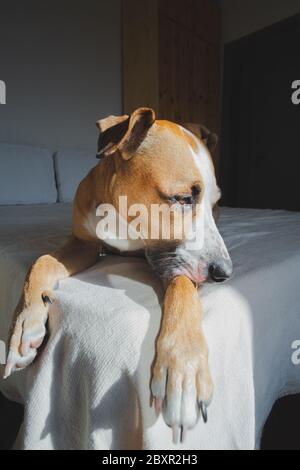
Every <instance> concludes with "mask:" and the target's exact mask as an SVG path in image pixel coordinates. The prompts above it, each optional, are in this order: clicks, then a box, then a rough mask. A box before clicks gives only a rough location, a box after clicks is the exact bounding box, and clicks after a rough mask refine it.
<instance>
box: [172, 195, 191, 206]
mask: <svg viewBox="0 0 300 470" xmlns="http://www.w3.org/2000/svg"><path fill="white" fill-rule="evenodd" d="M171 202H173V204H175V203H177V204H178V203H179V204H181V205H182V206H191V205H192V204H193V196H190V195H183V194H176V195H175V196H173V197H171Z"/></svg>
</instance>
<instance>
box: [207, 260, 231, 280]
mask: <svg viewBox="0 0 300 470" xmlns="http://www.w3.org/2000/svg"><path fill="white" fill-rule="evenodd" d="M209 274H210V277H211V278H212V280H213V281H215V282H224V281H227V279H229V278H230V276H231V272H228V271H225V269H224V268H222V266H220V265H218V264H211V265H210V266H209Z"/></svg>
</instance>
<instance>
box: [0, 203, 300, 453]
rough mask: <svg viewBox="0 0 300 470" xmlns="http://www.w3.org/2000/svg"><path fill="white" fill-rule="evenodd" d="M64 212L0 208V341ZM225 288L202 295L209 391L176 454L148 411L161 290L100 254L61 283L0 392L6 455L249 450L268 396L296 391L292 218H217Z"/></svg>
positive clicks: (139, 266) (62, 224)
mask: <svg viewBox="0 0 300 470" xmlns="http://www.w3.org/2000/svg"><path fill="white" fill-rule="evenodd" d="M69 226H70V207H69V206H67V205H53V206H36V207H10V208H7V207H2V208H0V255H1V261H0V262H1V266H0V307H1V316H0V339H3V340H6V339H7V335H8V329H9V324H10V320H11V316H12V312H13V307H14V304H15V303H16V300H17V297H18V296H19V292H20V289H21V285H22V282H23V278H24V275H25V271H26V269H27V268H28V266H29V264H30V262H31V261H32V260H33V259H34V258H35V257H37V256H38V255H40V254H42V253H44V252H47V251H49V250H51V249H53V248H54V247H55V246H57V245H58V244H59V243H60V241H61V240H62V239H63V238H64V236H65V235H67V233H68V230H69ZM220 226H221V231H222V233H223V235H224V238H225V240H226V243H227V246H228V247H229V250H230V253H231V255H232V258H233V262H234V265H235V274H234V277H233V279H232V280H231V281H230V282H228V283H227V284H224V285H213V284H207V285H206V286H205V287H204V288H202V293H201V296H202V298H203V302H204V306H205V312H206V317H205V321H204V329H205V332H206V337H207V341H208V344H209V348H210V365H211V371H212V376H213V379H214V383H215V393H214V399H213V403H212V405H211V406H210V407H209V410H208V423H207V424H206V425H205V424H204V423H203V421H199V423H198V425H197V426H196V428H195V429H194V430H192V431H190V432H189V433H188V435H187V440H186V442H185V444H184V445H181V444H179V445H177V446H174V445H173V444H172V436H171V431H170V429H169V428H168V427H167V426H166V425H165V424H164V422H163V419H162V418H161V417H160V418H158V419H157V418H156V417H155V414H154V411H153V409H151V408H150V406H149V396H150V392H149V380H150V365H151V362H152V360H153V356H154V340H155V337H156V335H157V332H158V329H159V323H160V316H161V313H160V305H159V303H160V301H161V296H162V290H161V284H160V282H159V280H158V279H156V277H155V276H154V275H153V273H152V272H151V269H150V268H149V267H148V265H147V264H146V262H145V261H144V260H139V259H135V258H134V259H128V258H121V257H117V256H109V257H106V258H105V259H103V260H102V261H101V262H100V263H99V264H97V265H96V266H94V267H93V268H91V269H89V270H87V271H86V272H84V273H82V274H80V275H78V276H75V277H74V278H71V279H68V280H65V281H63V282H61V283H60V285H59V287H58V289H57V291H56V299H57V300H56V302H55V304H54V305H53V308H51V312H50V319H49V339H48V341H47V343H46V345H45V347H44V349H43V351H41V353H40V355H39V358H38V360H36V362H35V363H34V364H33V365H32V366H31V367H29V368H28V369H27V370H25V371H23V372H18V373H15V374H13V376H12V377H10V378H9V379H8V380H7V381H1V382H0V388H1V390H2V391H3V393H5V395H6V396H8V397H9V398H11V399H14V400H17V401H20V402H22V403H24V404H25V417H24V423H23V426H22V428H21V430H20V433H19V437H18V440H17V443H16V445H15V447H16V448H22V449H132V448H134V449H139V448H143V449H180V448H185V449H254V448H255V447H258V446H259V442H260V435H261V431H262V427H263V425H264V423H265V420H266V418H267V416H268V414H269V412H270V410H271V408H272V405H273V404H274V402H275V401H276V399H277V398H279V397H280V396H282V395H284V394H289V393H296V392H298V391H300V366H296V365H294V364H293V362H292V360H291V357H292V354H293V349H292V343H293V342H294V341H295V340H300V289H299V278H300V214H292V213H288V212H282V211H260V210H236V209H223V210H222V217H221V223H220Z"/></svg>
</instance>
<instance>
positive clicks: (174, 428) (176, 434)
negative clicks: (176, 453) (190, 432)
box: [172, 424, 179, 444]
mask: <svg viewBox="0 0 300 470" xmlns="http://www.w3.org/2000/svg"><path fill="white" fill-rule="evenodd" d="M172 434H173V444H178V441H179V426H177V425H176V424H175V425H174V426H172Z"/></svg>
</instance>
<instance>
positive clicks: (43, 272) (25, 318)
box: [4, 236, 100, 377]
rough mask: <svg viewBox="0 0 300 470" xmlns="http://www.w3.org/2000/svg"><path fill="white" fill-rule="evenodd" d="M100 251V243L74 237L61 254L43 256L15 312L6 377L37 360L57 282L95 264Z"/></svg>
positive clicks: (29, 272) (33, 271)
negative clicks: (53, 290)
mask: <svg viewBox="0 0 300 470" xmlns="http://www.w3.org/2000/svg"><path fill="white" fill-rule="evenodd" d="M99 249H100V248H99V242H97V243H96V242H95V243H93V242H84V241H81V240H79V239H77V238H75V237H74V236H72V237H71V238H70V239H69V241H68V242H67V243H66V244H65V245H64V246H63V247H62V248H60V249H59V250H58V251H56V252H55V253H52V254H49V255H45V256H41V257H40V258H39V259H38V260H37V261H36V262H35V263H34V264H33V265H32V267H31V268H30V270H29V271H28V273H27V276H26V279H25V283H24V287H23V292H22V295H21V298H20V301H19V303H18V305H17V308H16V311H15V321H14V324H13V327H12V335H11V340H10V347H9V353H8V358H7V364H6V368H5V373H4V377H8V376H9V375H10V374H11V372H13V371H15V370H18V369H23V368H24V367H26V366H27V365H28V364H30V363H31V362H32V361H33V359H34V358H35V356H36V354H37V349H38V347H39V346H40V345H41V344H42V342H43V339H44V336H45V333H46V329H45V324H46V321H47V318H48V310H49V305H50V304H51V303H52V301H53V297H52V289H54V288H55V286H56V284H57V282H58V281H60V280H62V279H64V278H67V277H69V276H71V275H73V274H76V273H78V272H80V271H83V270H84V269H86V268H88V267H89V266H92V265H93V264H95V263H96V261H97V259H98V256H99Z"/></svg>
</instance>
